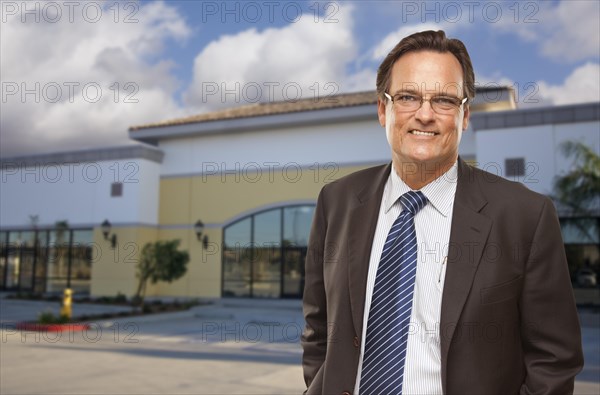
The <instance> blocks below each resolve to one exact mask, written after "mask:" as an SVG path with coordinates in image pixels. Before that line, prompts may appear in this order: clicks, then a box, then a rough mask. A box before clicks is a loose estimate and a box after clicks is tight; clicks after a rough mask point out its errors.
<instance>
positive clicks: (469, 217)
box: [440, 158, 492, 392]
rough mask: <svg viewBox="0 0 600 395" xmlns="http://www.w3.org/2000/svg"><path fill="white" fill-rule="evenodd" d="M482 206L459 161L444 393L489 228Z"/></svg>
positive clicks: (444, 325)
mask: <svg viewBox="0 0 600 395" xmlns="http://www.w3.org/2000/svg"><path fill="white" fill-rule="evenodd" d="M486 204H487V200H486V199H485V197H484V196H483V194H482V193H481V190H480V189H479V184H478V182H477V179H476V174H474V171H473V169H472V168H470V167H469V166H468V165H466V164H465V163H464V162H463V161H462V160H461V159H460V158H459V173H458V185H457V187H456V196H455V199H454V209H453V213H452V226H451V230H450V242H449V248H448V260H447V265H448V266H447V268H446V278H445V280H444V291H443V295H442V309H441V319H440V342H441V345H440V347H441V356H442V386H443V388H444V392H445V391H446V371H447V360H448V350H449V349H450V343H451V340H452V337H453V336H454V332H455V329H456V327H457V325H458V322H459V319H460V315H461V312H462V310H463V307H464V305H465V302H466V300H467V296H468V295H469V292H470V291H471V286H472V284H473V279H474V277H475V273H476V271H477V267H478V265H479V262H480V260H481V256H482V254H483V250H484V247H485V243H486V241H487V238H488V235H489V232H490V229H491V227H492V220H491V219H489V218H488V217H486V216H484V215H482V214H480V211H481V210H482V209H483V207H484V206H485V205H486Z"/></svg>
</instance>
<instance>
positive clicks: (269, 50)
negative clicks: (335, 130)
mask: <svg viewBox="0 0 600 395" xmlns="http://www.w3.org/2000/svg"><path fill="white" fill-rule="evenodd" d="M336 19H337V20H338V22H337V23H323V22H322V21H320V22H318V23H316V22H315V21H314V20H313V18H312V17H311V18H308V17H306V18H301V19H300V20H299V21H298V22H296V23H291V24H289V25H286V26H284V27H281V28H270V29H265V30H262V31H259V30H257V29H255V28H252V29H248V30H245V31H242V32H240V33H237V34H234V35H224V36H221V37H220V38H219V39H217V40H215V41H212V42H211V43H209V44H208V45H207V46H206V47H205V48H204V49H203V50H202V52H200V53H199V54H198V55H197V56H196V59H195V62H194V79H193V83H192V84H191V86H190V87H189V89H188V90H187V91H186V92H185V93H184V101H185V103H186V104H188V105H189V106H191V107H194V108H196V109H198V110H207V109H215V108H219V107H231V106H235V105H236V103H243V102H258V101H260V102H265V101H273V100H282V99H283V100H290V101H291V100H293V99H295V98H299V97H312V96H316V95H320V96H324V95H328V94H330V93H331V92H332V89H331V87H332V86H333V87H334V88H335V89H336V90H337V91H338V92H341V91H347V90H348V88H349V87H350V86H356V84H357V83H358V82H357V81H354V82H349V79H351V78H352V77H351V76H349V75H348V73H347V71H346V67H347V65H348V64H349V63H350V62H352V61H353V60H354V58H355V52H356V50H355V47H356V44H355V40H354V37H353V35H352V27H353V23H352V22H353V21H352V7H351V6H340V8H339V12H338V13H337V14H336ZM326 84H330V85H328V86H329V88H326V86H325V85H326ZM353 84H354V85H353ZM361 86H362V84H361Z"/></svg>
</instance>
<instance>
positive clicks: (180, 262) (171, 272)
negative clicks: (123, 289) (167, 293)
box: [134, 240, 190, 306]
mask: <svg viewBox="0 0 600 395" xmlns="http://www.w3.org/2000/svg"><path fill="white" fill-rule="evenodd" d="M178 247H179V240H165V241H156V242H154V243H147V244H146V245H145V246H144V248H143V249H142V254H141V257H140V261H139V263H138V265H137V273H136V275H137V278H138V281H139V283H138V289H137V292H136V294H135V297H134V300H135V302H136V304H138V305H139V306H143V304H144V297H145V296H146V285H147V284H148V281H149V280H150V281H151V282H152V284H155V283H157V282H158V281H166V282H169V283H170V282H172V281H174V280H177V279H178V278H180V277H182V276H183V275H184V274H185V272H186V271H187V263H188V262H189V260H190V256H189V254H188V252H187V251H179V250H178V249H177V248H178Z"/></svg>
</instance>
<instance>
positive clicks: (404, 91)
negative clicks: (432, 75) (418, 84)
mask: <svg viewBox="0 0 600 395" xmlns="http://www.w3.org/2000/svg"><path fill="white" fill-rule="evenodd" d="M401 93H410V94H411V95H420V94H421V93H420V92H418V91H417V90H415V89H398V90H397V91H396V92H395V93H394V96H396V95H399V94H401Z"/></svg>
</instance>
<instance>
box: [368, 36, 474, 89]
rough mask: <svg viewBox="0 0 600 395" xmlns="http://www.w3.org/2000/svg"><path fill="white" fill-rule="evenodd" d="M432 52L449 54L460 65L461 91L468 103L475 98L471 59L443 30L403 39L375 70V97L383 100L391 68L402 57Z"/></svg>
mask: <svg viewBox="0 0 600 395" xmlns="http://www.w3.org/2000/svg"><path fill="white" fill-rule="evenodd" d="M418 51H434V52H440V53H445V52H450V53H451V54H452V55H454V57H455V58H456V59H457V60H458V63H460V65H461V67H462V71H463V91H464V94H465V95H466V97H468V98H469V101H471V100H473V97H475V75H474V73H473V65H472V64H471V58H470V57H469V53H468V52H467V48H465V45H464V44H463V43H462V41H460V40H458V39H455V38H447V37H446V33H444V31H443V30H438V31H437V32H436V31H433V30H427V31H424V32H419V33H415V34H411V35H410V36H407V37H404V38H403V39H402V40H400V42H399V43H398V44H397V45H396V46H395V47H394V49H392V50H391V51H390V53H389V54H388V55H387V56H386V57H385V59H384V60H383V62H381V65H379V69H378V70H377V95H378V96H379V98H381V99H384V95H383V93H384V92H387V90H388V89H389V85H390V80H391V74H392V67H393V66H394V63H396V61H397V60H398V59H400V57H401V56H402V55H405V54H407V53H409V52H418Z"/></svg>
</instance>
